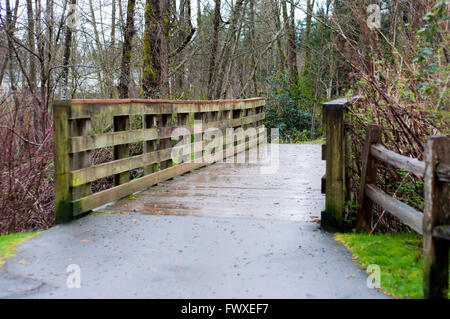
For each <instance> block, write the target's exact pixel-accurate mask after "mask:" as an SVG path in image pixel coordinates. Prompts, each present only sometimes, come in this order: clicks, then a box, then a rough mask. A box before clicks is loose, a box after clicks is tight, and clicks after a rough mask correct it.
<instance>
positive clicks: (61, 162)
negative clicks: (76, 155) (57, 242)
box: [53, 101, 72, 224]
mask: <svg viewBox="0 0 450 319" xmlns="http://www.w3.org/2000/svg"><path fill="white" fill-rule="evenodd" d="M69 109H70V103H69V102H66V101H62V102H58V103H54V104H53V121H54V136H53V141H54V142H53V147H54V164H55V177H54V182H55V224H60V223H63V222H67V221H69V220H70V218H71V217H72V205H71V195H70V187H69V172H70V160H69Z"/></svg>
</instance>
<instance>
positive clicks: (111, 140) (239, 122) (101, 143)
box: [70, 113, 264, 153]
mask: <svg viewBox="0 0 450 319" xmlns="http://www.w3.org/2000/svg"><path fill="white" fill-rule="evenodd" d="M263 119H264V114H263V113H260V114H255V115H250V116H245V117H242V118H237V119H232V120H224V121H215V122H209V123H204V124H202V128H201V129H200V130H199V131H198V132H197V133H204V132H205V131H206V130H208V129H211V128H219V129H222V128H227V127H230V128H231V127H236V126H243V125H247V124H251V123H254V122H256V121H261V120H263ZM180 128H184V129H187V130H189V131H191V132H194V125H179V126H172V127H170V126H169V127H158V128H149V129H139V130H130V131H119V132H110V133H103V134H92V135H86V136H75V137H71V138H70V153H77V152H83V151H87V150H95V149H98V148H104V147H110V146H115V145H121V144H131V143H136V142H140V141H144V140H146V141H151V140H156V139H165V138H171V136H172V133H173V131H174V130H176V129H180Z"/></svg>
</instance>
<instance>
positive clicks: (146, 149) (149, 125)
mask: <svg viewBox="0 0 450 319" xmlns="http://www.w3.org/2000/svg"><path fill="white" fill-rule="evenodd" d="M156 120H157V118H156V115H151V114H150V115H143V116H142V127H143V128H144V130H145V129H148V130H155V131H156V129H155V126H156ZM157 137H158V133H156V134H155V136H154V137H153V136H152V138H144V139H142V141H143V142H144V145H143V150H142V151H143V153H144V154H146V153H151V152H154V151H156V148H157V145H156V138H157ZM157 166H158V165H157V164H151V165H145V166H144V175H148V174H151V173H154V172H156V170H157V168H158V167H157Z"/></svg>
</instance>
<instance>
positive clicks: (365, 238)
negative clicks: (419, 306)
mask: <svg viewBox="0 0 450 319" xmlns="http://www.w3.org/2000/svg"><path fill="white" fill-rule="evenodd" d="M334 238H335V239H336V240H337V241H339V242H341V243H343V244H344V245H345V247H347V249H348V250H349V251H350V252H351V253H352V255H353V256H354V258H353V260H354V261H355V262H356V263H357V264H359V265H360V266H362V267H363V268H364V269H366V268H367V266H368V265H370V264H377V265H378V266H380V270H381V289H382V290H383V292H384V293H386V294H388V295H391V296H394V297H397V298H423V291H422V278H423V276H422V237H421V236H419V235H418V234H415V233H385V234H375V235H368V234H356V233H346V234H335V236H334ZM449 296H450V294H449Z"/></svg>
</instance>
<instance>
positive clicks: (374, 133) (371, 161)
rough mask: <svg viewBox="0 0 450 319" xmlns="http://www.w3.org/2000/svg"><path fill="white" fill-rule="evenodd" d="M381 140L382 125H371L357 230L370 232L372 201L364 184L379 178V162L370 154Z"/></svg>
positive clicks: (363, 166) (360, 190)
mask: <svg viewBox="0 0 450 319" xmlns="http://www.w3.org/2000/svg"><path fill="white" fill-rule="evenodd" d="M380 142H381V126H379V125H373V124H372V125H369V127H368V128H367V131H366V141H365V143H364V149H363V151H362V154H361V160H362V168H361V179H360V183H361V185H360V187H359V193H358V205H359V207H358V216H357V218H358V220H357V222H356V231H358V232H369V231H370V222H371V220H372V205H373V203H372V201H371V200H370V199H369V198H368V197H367V196H365V195H364V186H365V185H366V184H367V183H372V184H375V182H376V179H377V162H376V159H375V158H373V156H371V155H370V148H371V146H372V145H373V144H377V143H380Z"/></svg>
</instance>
